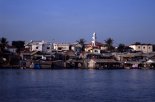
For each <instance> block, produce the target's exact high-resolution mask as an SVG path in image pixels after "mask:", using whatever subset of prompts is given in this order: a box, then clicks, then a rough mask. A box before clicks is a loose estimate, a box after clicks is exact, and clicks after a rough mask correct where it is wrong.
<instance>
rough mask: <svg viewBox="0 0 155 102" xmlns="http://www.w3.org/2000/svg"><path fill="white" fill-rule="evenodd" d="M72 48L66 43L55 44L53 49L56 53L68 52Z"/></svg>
mask: <svg viewBox="0 0 155 102" xmlns="http://www.w3.org/2000/svg"><path fill="white" fill-rule="evenodd" d="M69 48H70V44H66V43H54V44H53V49H54V50H56V51H68V50H69Z"/></svg>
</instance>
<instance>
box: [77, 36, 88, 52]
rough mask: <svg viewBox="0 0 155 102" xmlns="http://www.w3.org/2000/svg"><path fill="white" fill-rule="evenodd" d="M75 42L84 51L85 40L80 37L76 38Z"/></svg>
mask: <svg viewBox="0 0 155 102" xmlns="http://www.w3.org/2000/svg"><path fill="white" fill-rule="evenodd" d="M76 42H77V43H78V44H80V45H81V46H82V51H84V50H85V42H86V40H85V39H83V38H81V39H79V40H77V41H76Z"/></svg>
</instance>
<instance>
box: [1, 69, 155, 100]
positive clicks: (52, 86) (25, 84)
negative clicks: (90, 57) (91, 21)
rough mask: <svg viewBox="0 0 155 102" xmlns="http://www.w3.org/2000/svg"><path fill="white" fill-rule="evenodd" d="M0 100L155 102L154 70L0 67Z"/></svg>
mask: <svg viewBox="0 0 155 102" xmlns="http://www.w3.org/2000/svg"><path fill="white" fill-rule="evenodd" d="M0 102H155V70H138V69H132V70H125V69H120V70H82V69H74V70H73V69H63V70H50V69H45V70H33V69H24V70H23V69H0Z"/></svg>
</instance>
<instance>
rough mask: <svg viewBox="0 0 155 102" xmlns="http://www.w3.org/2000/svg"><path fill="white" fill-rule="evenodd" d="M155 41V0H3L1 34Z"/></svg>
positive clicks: (20, 37) (12, 37)
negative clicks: (94, 36)
mask: <svg viewBox="0 0 155 102" xmlns="http://www.w3.org/2000/svg"><path fill="white" fill-rule="evenodd" d="M93 32H96V33H97V39H98V41H101V42H104V40H105V39H107V38H108V37H111V38H113V39H114V41H115V43H116V44H119V43H126V44H130V43H133V42H135V41H139V42H143V43H155V0H0V37H2V36H3V37H6V38H7V39H8V40H9V41H12V40H26V41H29V40H31V39H32V40H46V41H56V42H58V41H60V42H74V41H76V40H78V39H79V38H85V39H86V40H87V41H88V42H89V41H90V40H91V37H92V34H93Z"/></svg>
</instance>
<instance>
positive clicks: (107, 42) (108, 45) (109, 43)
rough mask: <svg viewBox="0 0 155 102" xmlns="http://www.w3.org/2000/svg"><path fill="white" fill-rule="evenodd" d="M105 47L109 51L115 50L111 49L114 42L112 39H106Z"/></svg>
mask: <svg viewBox="0 0 155 102" xmlns="http://www.w3.org/2000/svg"><path fill="white" fill-rule="evenodd" d="M105 43H106V46H107V48H108V50H109V51H113V50H114V49H115V48H114V47H113V43H114V40H113V39H112V38H108V39H106V40H105Z"/></svg>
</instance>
